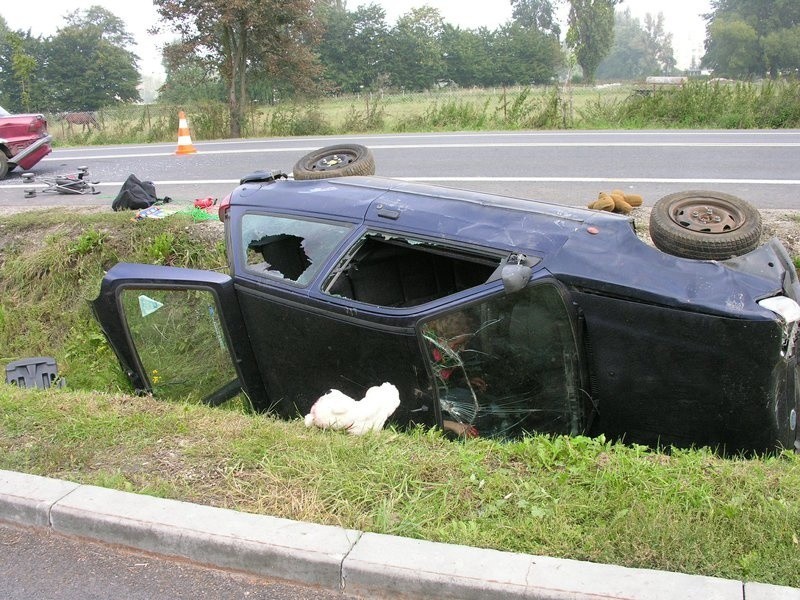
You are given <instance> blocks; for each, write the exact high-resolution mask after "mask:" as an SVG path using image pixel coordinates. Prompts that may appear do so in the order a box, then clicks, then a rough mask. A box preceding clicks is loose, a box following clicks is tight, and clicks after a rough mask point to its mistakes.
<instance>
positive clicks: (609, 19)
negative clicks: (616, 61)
mask: <svg viewBox="0 0 800 600" xmlns="http://www.w3.org/2000/svg"><path fill="white" fill-rule="evenodd" d="M619 2H621V0H569V5H570V8H569V29H568V31H567V44H568V45H569V47H570V48H573V49H574V50H575V57H576V59H577V61H578V64H579V65H580V67H581V69H582V70H583V76H584V78H585V79H586V81H587V82H592V81H594V77H595V71H596V70H597V67H598V66H599V65H600V63H601V62H602V60H603V58H605V57H606V56H607V55H608V53H609V52H610V51H611V46H612V44H613V43H614V7H615V6H616V5H617V4H619Z"/></svg>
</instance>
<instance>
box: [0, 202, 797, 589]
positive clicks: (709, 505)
mask: <svg viewBox="0 0 800 600" xmlns="http://www.w3.org/2000/svg"><path fill="white" fill-rule="evenodd" d="M219 225H220V224H219V223H218V222H213V221H212V222H194V221H193V220H192V219H191V217H189V216H187V215H180V214H179V215H174V216H171V217H169V218H167V219H163V220H143V221H138V222H133V221H131V220H130V216H129V215H126V214H120V213H108V212H103V213H89V214H83V213H80V212H77V211H57V210H51V211H47V212H42V211H36V212H32V213H22V214H19V215H16V216H13V217H8V218H3V219H0V348H2V351H1V352H0V362H7V361H9V360H14V359H16V358H20V357H24V356H36V355H48V356H55V357H56V359H57V362H58V365H59V370H60V371H61V373H62V374H63V375H65V376H66V377H67V379H68V381H69V384H70V388H71V391H65V390H52V391H49V392H40V391H36V390H19V389H17V388H14V387H11V386H6V385H0V468H2V469H9V470H16V471H21V472H27V473H33V474H38V475H45V476H52V477H59V478H65V479H68V480H71V481H76V482H80V483H87V484H94V485H100V486H104V487H111V488H115V489H121V490H126V491H132V492H137V493H143V494H151V495H155V496H161V497H169V498H176V499H181V500H187V501H192V502H199V503H203V504H209V505H213V506H221V507H226V508H232V509H237V510H243V511H247V512H253V513H262V514H272V515H277V516H283V517H287V518H293V519H301V520H308V521H314V522H319V523H328V524H338V525H342V526H345V527H352V528H357V529H362V530H366V531H373V532H381V533H387V534H394V535H402V536H408V537H413V538H422V539H428V540H434V541H442V542H450V543H459V544H467V545H473V546H479V547H488V548H497V549H502V550H509V551H518V552H527V553H534V554H543V555H550V556H559V557H568V558H573V559H579V560H590V561H597V562H608V563H612V564H620V565H626V566H632V567H646V568H655V569H666V570H676V571H683V572H688V573H697V574H704V575H711V576H719V577H730V578H735V579H747V580H753V581H761V582H765V583H774V584H781V585H792V586H800V543H799V542H798V538H800V499H798V494H797V489H800V458H798V457H797V456H795V455H791V454H785V455H780V456H774V457H764V458H754V459H749V460H744V459H722V458H719V457H717V456H715V455H714V454H713V453H711V452H709V451H706V450H695V451H685V452H684V451H682V452H674V453H672V454H669V455H668V454H665V453H660V452H654V451H649V450H646V449H644V448H640V447H626V446H622V445H619V444H612V443H609V442H607V441H605V440H603V439H594V440H593V439H588V438H581V437H579V438H571V439H570V438H555V439H551V438H547V437H536V438H529V439H525V440H522V441H520V442H515V443H506V444H499V443H495V442H492V441H489V440H480V439H479V440H469V441H466V442H463V443H462V442H450V441H447V440H446V439H444V438H442V437H441V436H440V435H439V434H438V433H437V432H431V431H422V430H414V431H410V432H402V433H401V432H397V431H385V432H382V433H381V434H379V435H370V436H366V437H363V438H355V437H349V436H347V435H344V434H339V433H330V432H320V431H316V430H309V429H306V428H305V427H304V426H303V425H302V424H301V423H299V422H283V421H277V420H274V419H271V418H268V417H264V416H257V415H250V414H244V413H243V412H242V411H241V410H236V405H233V406H232V407H231V408H232V409H233V410H231V409H228V410H220V409H209V408H206V407H202V406H196V405H191V404H187V403H167V402H163V401H162V402H158V401H155V400H153V399H151V398H140V397H134V396H130V395H128V394H127V393H126V392H127V391H129V390H130V387H129V385H128V383H127V381H126V380H125V378H124V377H123V375H122V373H121V371H120V369H119V366H118V365H117V362H116V359H115V358H114V356H113V353H112V352H111V351H110V349H109V348H108V346H107V344H106V343H105V340H104V338H103V336H102V334H101V333H100V331H99V328H98V327H97V325H96V323H95V321H94V320H93V318H92V316H91V313H90V311H89V306H88V300H90V299H92V298H94V297H95V296H96V294H97V291H98V289H99V283H100V280H101V278H102V276H103V274H104V271H105V270H106V269H107V268H109V267H110V266H111V265H113V264H115V263H116V262H118V261H120V260H126V261H131V262H146V263H156V264H169V265H176V266H188V267H198V268H206V269H224V268H225V257H224V248H223V247H222V233H221V230H220V228H219ZM792 232H794V230H792ZM792 235H794V233H792ZM76 388H77V389H79V390H80V389H82V390H83V391H75V389H76Z"/></svg>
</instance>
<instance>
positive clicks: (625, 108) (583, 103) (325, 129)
mask: <svg viewBox="0 0 800 600" xmlns="http://www.w3.org/2000/svg"><path fill="white" fill-rule="evenodd" d="M650 91H651V92H652V93H650V94H641V93H637V86H636V85H632V84H626V85H614V86H608V87H585V86H571V87H569V88H565V87H563V86H550V87H534V88H531V87H522V88H520V87H515V88H495V89H463V90H439V91H435V92H424V93H415V94H397V93H394V94H390V93H371V94H365V95H362V96H359V97H356V96H348V97H338V98H322V99H316V100H308V101H302V100H298V101H287V102H284V103H281V104H278V105H276V106H261V105H255V104H254V105H252V106H251V108H250V110H249V112H248V114H247V118H246V122H245V124H244V131H243V136H244V137H264V136H302V135H332V134H350V133H396V132H430V131H487V130H520V129H610V128H614V129H638V128H693V127H699V128H721V129H725V128H767V129H772V128H783V127H800V82H798V81H795V80H791V81H776V82H771V81H767V82H764V83H759V84H752V83H738V84H708V83H705V82H703V81H695V82H691V83H690V84H689V85H687V86H686V87H684V88H681V89H672V90H669V89H667V90H655V91H654V90H650ZM179 110H184V111H185V113H186V116H187V118H188V121H189V125H190V129H191V134H192V139H193V140H194V141H196V140H209V139H218V138H224V137H227V135H228V131H229V114H228V111H227V108H226V107H225V105H223V104H222V103H215V102H203V103H196V104H193V105H190V106H181V107H178V106H172V105H162V104H154V105H145V106H138V105H137V106H134V105H121V106H116V107H113V108H108V109H105V110H103V111H101V112H100V114H99V121H100V123H101V124H102V128H101V129H99V130H93V131H91V132H84V131H81V130H79V129H69V128H67V127H66V126H65V125H64V123H63V122H62V121H58V120H56V119H55V117H51V118H50V120H49V123H50V132H51V134H52V135H53V136H54V139H55V144H56V145H73V144H81V145H83V144H120V143H148V142H170V143H172V142H174V141H175V140H176V139H177V131H178V112H179Z"/></svg>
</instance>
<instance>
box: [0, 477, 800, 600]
mask: <svg viewBox="0 0 800 600" xmlns="http://www.w3.org/2000/svg"><path fill="white" fill-rule="evenodd" d="M0 520H4V521H9V522H12V523H16V524H20V525H28V526H38V527H51V528H52V529H53V530H54V531H56V532H58V533H61V534H64V535H70V536H80V537H86V538H91V539H94V540H98V541H101V542H107V543H112V544H121V545H123V546H128V547H130V548H135V549H138V550H145V551H148V552H154V553H157V554H162V555H169V556H177V557H181V558H185V559H188V560H191V561H194V562H197V563H202V564H207V565H211V566H215V567H221V568H228V569H235V570H238V571H244V572H247V573H252V574H255V575H261V576H265V577H272V578H278V579H284V580H289V581H295V582H298V583H304V584H308V585H317V586H321V587H323V588H326V589H329V590H334V591H339V592H342V593H343V594H347V595H352V596H363V597H365V598H395V597H402V598H463V599H475V600H491V599H494V598H497V599H511V598H536V599H541V600H568V599H569V600H600V599H603V600H610V599H625V600H675V599H681V600H779V599H780V600H800V590H799V589H796V588H787V587H779V586H772V585H764V584H758V583H749V582H742V581H733V580H727V579H719V578H714V577H702V576H697V575H685V574H682V573H670V572H666V571H653V570H647V569H630V568H626V567H617V566H613V565H603V564H596V563H588V562H580V561H575V560H565V559H557V558H549V557H544V556H532V555H526V554H514V553H510V552H499V551H496V550H484V549H479V548H471V547H466V546H455V545H450V544H439V543H434V542H424V541H420V540H413V539H408V538H402V537H395V536H388V535H379V534H374V533H364V532H361V531H356V530H353V529H343V528H341V527H332V526H327V525H315V524H312V523H302V522H298V521H290V520H288V519H278V518H275V517H269V516H264V515H253V514H246V513H239V512H236V511H232V510H227V509H221V508H212V507H209V506H203V505H199V504H191V503H188V502H179V501H176V500H164V499H160V498H154V497H151V496H141V495H137V494H131V493H128V492H119V491H116V490H109V489H105V488H99V487H94V486H87V485H78V484H75V483H70V482H67V481H61V480H57V479H49V478H45V477H38V476H35V475H25V474H21V473H15V472H12V471H2V470H0Z"/></svg>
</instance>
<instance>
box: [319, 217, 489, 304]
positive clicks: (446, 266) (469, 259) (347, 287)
mask: <svg viewBox="0 0 800 600" xmlns="http://www.w3.org/2000/svg"><path fill="white" fill-rule="evenodd" d="M499 264H500V257H499V256H489V255H482V254H476V253H475V252H470V251H467V250H464V249H460V248H455V247H450V246H446V245H444V244H439V243H434V242H422V241H417V240H411V239H407V238H403V237H401V236H395V235H388V234H386V235H383V234H379V233H368V234H367V235H365V236H364V237H363V238H362V239H361V240H359V242H358V244H356V245H355V247H354V250H353V251H351V252H349V253H348V255H347V256H345V257H344V259H343V260H342V261H341V263H340V264H339V265H337V266H336V268H335V269H334V270H333V272H332V274H331V277H330V278H329V279H328V281H326V283H325V286H324V290H325V292H327V293H328V294H331V295H333V296H339V297H341V298H349V299H351V300H356V301H358V302H365V303H367V304H374V305H377V306H386V307H392V308H404V307H410V306H418V305H420V304H425V303H426V302H431V301H433V300H437V299H439V298H444V297H446V296H449V295H451V294H456V293H458V292H461V291H463V290H466V289H469V288H472V287H475V286H478V285H481V284H483V283H485V282H486V281H487V280H488V279H489V278H490V277H491V276H492V274H493V273H495V271H496V270H497V268H498V266H499Z"/></svg>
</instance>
